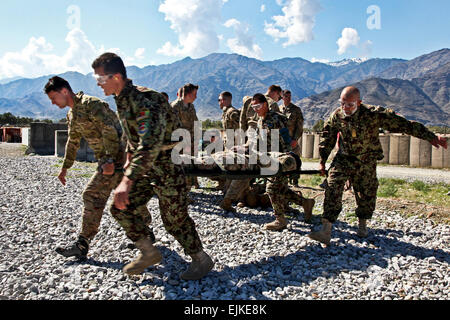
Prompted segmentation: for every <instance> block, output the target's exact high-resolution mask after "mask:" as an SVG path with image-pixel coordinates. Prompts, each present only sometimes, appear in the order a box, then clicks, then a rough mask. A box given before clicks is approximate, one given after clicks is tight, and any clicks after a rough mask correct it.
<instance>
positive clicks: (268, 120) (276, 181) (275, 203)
mask: <svg viewBox="0 0 450 320" xmlns="http://www.w3.org/2000/svg"><path fill="white" fill-rule="evenodd" d="M287 124H288V119H287V118H286V116H284V115H283V114H281V113H278V112H273V111H269V112H268V113H267V114H266V117H265V118H264V119H263V118H259V120H258V129H260V130H261V129H266V130H267V150H268V151H269V150H271V141H270V136H271V130H280V142H279V152H281V153H288V152H291V151H292V148H291V145H290V143H291V139H290V136H289V132H288V130H287ZM266 192H267V193H268V195H269V197H270V202H271V203H272V207H273V211H274V214H275V216H284V211H285V210H286V204H287V203H289V202H293V203H296V204H298V205H300V206H302V205H303V200H304V198H303V196H301V195H299V194H298V193H296V192H294V191H292V190H291V189H290V188H289V185H288V177H286V176H281V177H273V178H268V179H267V185H266Z"/></svg>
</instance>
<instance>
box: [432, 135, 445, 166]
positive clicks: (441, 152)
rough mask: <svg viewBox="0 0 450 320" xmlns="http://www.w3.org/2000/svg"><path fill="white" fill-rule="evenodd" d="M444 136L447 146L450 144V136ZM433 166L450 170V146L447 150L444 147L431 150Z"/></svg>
mask: <svg viewBox="0 0 450 320" xmlns="http://www.w3.org/2000/svg"><path fill="white" fill-rule="evenodd" d="M442 136H443V137H445V138H446V140H447V144H450V135H442ZM431 166H432V167H433V168H450V145H449V147H448V148H447V150H445V149H444V148H442V147H439V149H437V148H435V147H432V148H431Z"/></svg>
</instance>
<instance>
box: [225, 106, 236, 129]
mask: <svg viewBox="0 0 450 320" xmlns="http://www.w3.org/2000/svg"><path fill="white" fill-rule="evenodd" d="M239 118H240V113H239V110H237V109H236V108H234V107H233V106H228V107H225V108H224V109H223V113H222V125H223V129H224V130H227V129H239Z"/></svg>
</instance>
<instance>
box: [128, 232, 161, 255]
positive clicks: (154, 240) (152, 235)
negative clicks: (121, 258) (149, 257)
mask: <svg viewBox="0 0 450 320" xmlns="http://www.w3.org/2000/svg"><path fill="white" fill-rule="evenodd" d="M148 231H149V233H150V235H149V236H148V238H149V239H150V241H151V242H152V244H155V242H156V237H155V233H154V232H153V230H152V228H150V227H148ZM127 248H128V249H130V250H134V249H137V247H136V245H135V244H134V243H129V244H128V245H127Z"/></svg>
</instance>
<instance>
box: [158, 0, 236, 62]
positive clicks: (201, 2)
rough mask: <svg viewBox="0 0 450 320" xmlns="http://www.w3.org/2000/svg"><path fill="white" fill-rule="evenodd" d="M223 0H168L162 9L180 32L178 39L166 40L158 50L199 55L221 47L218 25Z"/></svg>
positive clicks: (197, 56) (160, 51)
mask: <svg viewBox="0 0 450 320" xmlns="http://www.w3.org/2000/svg"><path fill="white" fill-rule="evenodd" d="M225 2H227V1H223V0H164V2H163V3H161V5H160V6H159V11H160V12H162V13H164V14H165V20H166V21H169V22H170V23H171V26H170V28H171V29H172V30H174V31H175V33H177V34H178V43H177V44H175V45H174V44H172V43H171V42H166V43H165V44H164V45H163V46H162V47H161V48H160V49H158V51H157V53H159V54H163V55H166V56H175V57H176V56H191V57H193V58H199V57H202V56H204V55H207V54H209V53H212V52H215V51H217V50H218V49H219V41H220V40H219V37H218V35H217V33H216V31H215V27H216V26H217V25H218V24H219V23H220V19H221V15H220V13H221V9H222V6H223V5H224V3H225Z"/></svg>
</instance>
